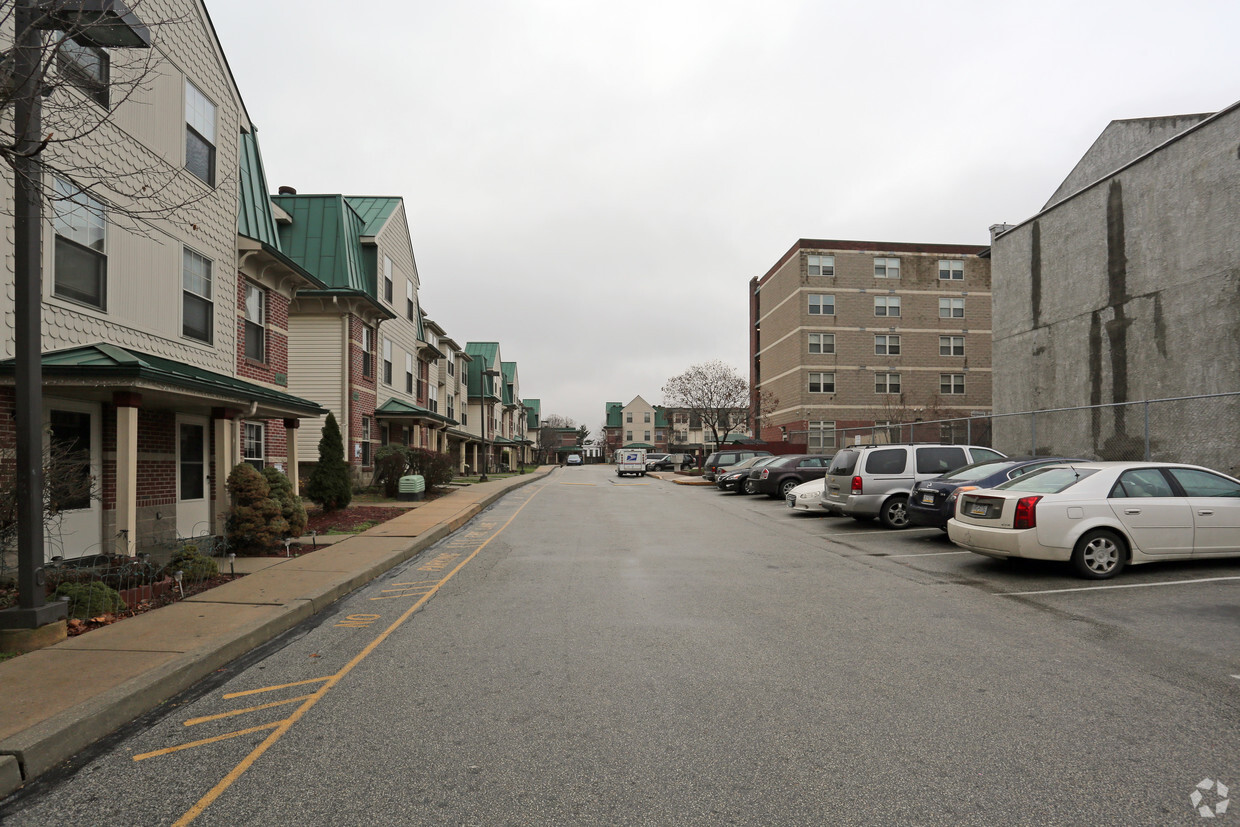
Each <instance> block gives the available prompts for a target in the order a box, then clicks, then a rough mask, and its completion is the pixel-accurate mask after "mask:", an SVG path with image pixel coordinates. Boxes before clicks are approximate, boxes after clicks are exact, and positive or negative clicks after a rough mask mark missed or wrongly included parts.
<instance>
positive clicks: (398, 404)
mask: <svg viewBox="0 0 1240 827" xmlns="http://www.w3.org/2000/svg"><path fill="white" fill-rule="evenodd" d="M375 416H380V417H388V418H404V419H433V420H434V421H436V422H443V423H445V424H447V425H459V424H460V423H459V422H457V421H456V420H455V419H449V418H448V417H446V416H444V415H443V414H438V413H435V412H434V411H431V410H427V409H426V408H423V407H422V406H420V405H415V404H413V403H412V402H405V401H403V400H400V399H397V398H396V397H394V396H393V397H392V398H391V399H389V400H388V401H386V402H384V403H383V404H382V405H380V406H379V407H377V408H375Z"/></svg>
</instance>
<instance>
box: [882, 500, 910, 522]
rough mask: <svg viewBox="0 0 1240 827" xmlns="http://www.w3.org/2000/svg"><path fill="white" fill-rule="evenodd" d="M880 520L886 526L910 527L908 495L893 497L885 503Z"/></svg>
mask: <svg viewBox="0 0 1240 827" xmlns="http://www.w3.org/2000/svg"><path fill="white" fill-rule="evenodd" d="M878 521H879V522H881V523H882V524H883V525H884V526H885V527H886V528H908V497H892V498H891V499H889V500H887V502H885V503H883V507H882V510H880V511H879V512H878Z"/></svg>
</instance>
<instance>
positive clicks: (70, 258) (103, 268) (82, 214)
mask: <svg viewBox="0 0 1240 827" xmlns="http://www.w3.org/2000/svg"><path fill="white" fill-rule="evenodd" d="M56 196H57V197H56V200H55V201H53V202H52V210H53V211H54V213H55V214H54V216H53V218H52V229H53V231H54V232H55V234H56V252H55V255H56V265H55V274H54V276H53V287H52V291H53V292H54V293H55V294H56V295H57V296H60V297H61V298H63V299H70V300H72V301H75V302H81V303H82V304H88V305H90V306H91V307H97V308H99V309H100V310H106V309H107V284H108V256H107V248H106V239H107V219H106V217H105V216H104V209H103V204H102V203H101V202H99V201H96V200H95V199H94V198H91V197H90V196H89V195H87V194H86V193H81V192H76V188H75V187H73V186H72V185H71V184H69V183H68V182H67V181H62V180H60V179H59V178H57V179H56Z"/></svg>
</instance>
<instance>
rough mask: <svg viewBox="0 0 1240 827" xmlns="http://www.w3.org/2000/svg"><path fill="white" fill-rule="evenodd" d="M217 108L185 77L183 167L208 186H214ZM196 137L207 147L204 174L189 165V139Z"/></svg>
mask: <svg viewBox="0 0 1240 827" xmlns="http://www.w3.org/2000/svg"><path fill="white" fill-rule="evenodd" d="M218 113H219V109H218V108H217V107H216V105H215V103H213V102H212V101H211V99H210V98H208V97H207V96H206V94H205V93H204V92H203V91H202V90H201V89H199V88H198V87H197V86H195V85H194V83H193V81H191V80H190V79H189V78H186V79H185V169H187V170H189V172H190V174H191V175H193V176H194V177H195V178H197V179H198V180H200V181H202V182H203V183H205V184H207V185H208V186H211V187H214V186H215V173H216V163H215V160H216V158H215V155H216V153H215V145H216V141H215V133H216V122H217V121H218V120H219V118H218ZM194 138H197V139H198V140H199V141H201V142H202V143H203V144H205V145H206V149H207V169H206V170H205V172H206V175H205V176H204V175H201V174H199V171H198V170H196V169H194V168H192V167H191V166H190V151H189V149H190V141H191V140H192V139H194Z"/></svg>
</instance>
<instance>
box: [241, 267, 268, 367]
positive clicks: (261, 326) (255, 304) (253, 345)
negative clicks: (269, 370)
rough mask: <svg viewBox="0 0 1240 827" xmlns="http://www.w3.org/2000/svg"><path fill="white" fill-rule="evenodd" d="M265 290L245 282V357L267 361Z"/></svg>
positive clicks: (257, 360)
mask: <svg viewBox="0 0 1240 827" xmlns="http://www.w3.org/2000/svg"><path fill="white" fill-rule="evenodd" d="M266 324H267V291H266V290H264V289H263V288H261V287H259V286H258V285H257V284H254V283H252V282H248V281H247V282H246V283H245V358H247V359H253V360H254V361H256V362H265V361H267V343H266V334H267V329H266Z"/></svg>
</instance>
